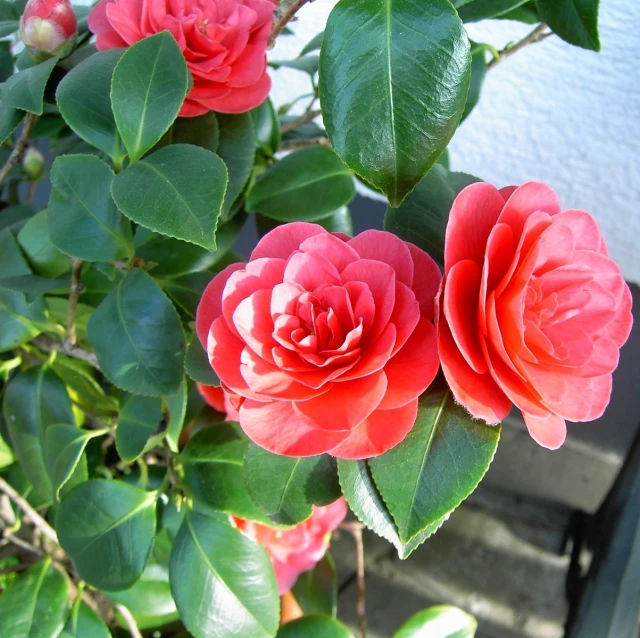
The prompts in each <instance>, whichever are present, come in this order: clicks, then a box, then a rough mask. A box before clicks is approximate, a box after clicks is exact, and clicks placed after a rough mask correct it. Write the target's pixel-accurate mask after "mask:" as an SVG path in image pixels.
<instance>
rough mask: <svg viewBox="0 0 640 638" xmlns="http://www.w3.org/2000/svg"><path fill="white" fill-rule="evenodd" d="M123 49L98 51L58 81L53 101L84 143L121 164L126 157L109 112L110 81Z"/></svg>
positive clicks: (110, 111) (110, 110)
mask: <svg viewBox="0 0 640 638" xmlns="http://www.w3.org/2000/svg"><path fill="white" fill-rule="evenodd" d="M123 53H124V50H123V49H110V50H108V51H99V52H98V53H94V54H93V55H92V56H90V57H88V58H87V59H86V60H84V61H83V62H81V63H80V64H78V66H76V67H74V68H73V69H72V70H71V71H70V72H69V73H68V74H67V75H66V76H65V77H64V78H63V80H62V82H60V84H59V85H58V89H57V91H56V102H57V104H58V108H59V109H60V113H61V114H62V117H64V119H65V122H66V123H67V124H68V125H69V126H70V127H71V129H72V130H73V131H74V133H76V134H77V135H78V136H79V137H81V138H82V139H83V140H84V141H85V142H86V143H87V144H90V145H91V146H94V147H95V148H98V149H100V150H101V151H103V152H105V153H106V154H107V155H109V156H110V157H111V158H113V160H114V162H117V163H118V164H122V160H123V159H124V157H125V155H126V151H125V149H124V146H123V145H122V140H121V139H120V135H119V133H118V128H117V127H116V121H115V119H114V117H113V110H112V109H111V96H110V93H111V78H112V76H113V70H114V69H115V67H116V64H117V63H118V62H119V61H120V58H121V57H122V54H123Z"/></svg>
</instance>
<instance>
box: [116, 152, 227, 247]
mask: <svg viewBox="0 0 640 638" xmlns="http://www.w3.org/2000/svg"><path fill="white" fill-rule="evenodd" d="M226 187H227V169H226V168H225V165H224V162H223V161H222V160H221V159H220V158H219V157H218V156H217V155H215V154H214V153H212V152H211V151H207V150H205V149H203V148H200V147H198V146H191V145H189V144H174V145H172V146H166V147H165V148H161V149H160V150H159V151H156V152H155V153H153V154H152V155H149V156H148V157H146V158H145V159H144V160H142V161H140V162H138V163H136V164H132V165H131V166H129V167H128V168H127V169H126V170H124V171H123V172H122V173H120V174H119V175H118V176H117V177H116V178H115V180H114V181H113V186H112V188H111V192H112V194H113V198H114V200H115V202H116V204H117V205H118V208H119V209H120V210H121V211H122V212H123V213H124V214H125V215H126V216H127V217H129V219H132V220H133V221H134V222H137V223H138V224H141V225H142V226H145V227H146V228H150V229H151V230H155V231H156V232H158V233H162V234H163V235H169V236H170V237H176V238H177V239H183V240H184V241H189V242H192V243H194V244H197V245H198V246H202V247H203V248H207V249H208V250H215V248H216V239H215V233H216V226H217V224H218V216H219V215H220V209H221V207H222V202H223V200H224V193H225V189H226Z"/></svg>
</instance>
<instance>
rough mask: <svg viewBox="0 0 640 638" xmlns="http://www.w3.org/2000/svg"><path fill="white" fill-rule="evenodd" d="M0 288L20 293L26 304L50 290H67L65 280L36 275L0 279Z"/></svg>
mask: <svg viewBox="0 0 640 638" xmlns="http://www.w3.org/2000/svg"><path fill="white" fill-rule="evenodd" d="M0 288H4V289H5V290H13V291H14V292H21V293H22V294H23V295H24V296H25V298H26V300H27V302H29V303H31V302H32V301H33V300H34V299H36V298H38V297H39V296H40V295H44V294H45V293H47V292H51V291H52V290H60V289H61V288H62V289H64V288H66V289H68V288H69V281H68V280H67V279H46V278H45V277H38V276H37V275H18V276H17V277H2V278H0Z"/></svg>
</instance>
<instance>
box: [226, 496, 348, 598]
mask: <svg viewBox="0 0 640 638" xmlns="http://www.w3.org/2000/svg"><path fill="white" fill-rule="evenodd" d="M346 515H347V504H346V502H345V500H344V498H342V497H341V498H339V499H338V500H337V501H335V503H331V505H327V506H326V507H315V506H314V507H313V514H311V517H310V518H308V519H307V520H306V521H304V522H302V523H300V524H298V525H296V526H295V527H291V528H289V529H274V528H273V527H267V526H266V525H261V524H260V523H253V522H252V521H245V520H244V519H242V518H236V517H234V518H233V520H234V522H235V524H236V525H237V526H238V528H239V529H241V530H242V531H243V532H244V533H245V534H247V536H250V537H251V538H253V539H254V540H256V541H257V542H258V543H260V544H261V545H262V546H263V547H264V548H265V549H266V550H267V552H268V553H269V557H270V558H271V562H272V563H273V569H274V571H275V572H276V580H277V581H278V591H279V592H280V595H281V596H282V595H283V594H284V593H286V592H288V591H289V590H290V589H291V588H292V587H293V586H294V585H295V584H296V580H298V576H300V574H302V573H303V572H307V571H309V570H310V569H313V568H314V567H315V566H316V565H317V563H318V562H320V560H322V557H323V556H324V555H325V553H326V552H327V550H328V549H329V543H330V541H331V532H333V530H334V529H337V527H338V525H340V523H342V521H343V520H344V517H345V516H346Z"/></svg>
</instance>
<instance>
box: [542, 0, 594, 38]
mask: <svg viewBox="0 0 640 638" xmlns="http://www.w3.org/2000/svg"><path fill="white" fill-rule="evenodd" d="M599 4H600V0H538V9H539V11H540V16H541V17H542V20H543V21H544V22H546V23H547V24H548V25H549V26H550V27H551V29H552V30H553V32H554V33H557V34H558V35H559V36H560V37H561V38H562V39H563V40H565V41H566V42H569V44H574V45H575V46H577V47H581V48H583V49H590V50H591V51H600V33H599V31H598V7H599Z"/></svg>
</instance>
